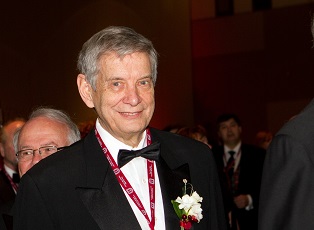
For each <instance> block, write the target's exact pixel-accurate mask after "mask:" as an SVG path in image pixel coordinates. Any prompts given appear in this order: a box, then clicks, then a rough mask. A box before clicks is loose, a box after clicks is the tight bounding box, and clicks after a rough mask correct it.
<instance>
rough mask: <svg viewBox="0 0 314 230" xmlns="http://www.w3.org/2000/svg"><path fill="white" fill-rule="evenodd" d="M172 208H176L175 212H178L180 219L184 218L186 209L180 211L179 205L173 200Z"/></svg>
mask: <svg viewBox="0 0 314 230" xmlns="http://www.w3.org/2000/svg"><path fill="white" fill-rule="evenodd" d="M171 203H172V206H173V208H174V211H175V212H176V214H177V216H178V217H179V218H181V217H182V215H183V214H184V209H180V208H179V203H178V202H176V201H175V200H171Z"/></svg>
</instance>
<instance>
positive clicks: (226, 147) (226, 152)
mask: <svg viewBox="0 0 314 230" xmlns="http://www.w3.org/2000/svg"><path fill="white" fill-rule="evenodd" d="M241 143H242V142H241V141H240V142H239V143H238V144H237V145H236V147H234V148H233V149H231V148H229V147H228V146H226V145H224V153H225V154H227V155H229V153H228V152H229V151H234V152H235V153H236V154H235V156H236V155H237V154H238V153H239V150H240V148H241Z"/></svg>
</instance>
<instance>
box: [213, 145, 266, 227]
mask: <svg viewBox="0 0 314 230" xmlns="http://www.w3.org/2000/svg"><path fill="white" fill-rule="evenodd" d="M213 152H214V155H215V159H216V162H217V167H218V169H219V174H220V180H221V186H222V189H223V194H224V203H225V210H226V212H227V213H228V212H229V211H230V210H231V209H233V208H234V207H235V206H234V203H233V195H232V194H231V192H230V191H228V185H227V179H226V175H225V174H224V172H223V170H224V162H223V154H224V149H223V146H218V147H215V148H214V149H213ZM264 158H265V151H264V150H263V149H261V148H258V147H256V146H253V145H247V144H242V145H241V159H240V162H239V165H238V169H239V170H240V173H239V184H238V191H237V194H239V195H240V194H249V195H251V197H252V201H253V209H251V210H249V211H248V210H245V209H235V210H234V209H233V210H234V211H236V215H237V216H238V221H239V225H240V228H241V230H242V229H249V230H254V229H257V216H258V214H257V211H258V207H259V193H260V186H261V178H262V171H263V163H264ZM227 213H226V215H227Z"/></svg>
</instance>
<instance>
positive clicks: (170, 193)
mask: <svg viewBox="0 0 314 230" xmlns="http://www.w3.org/2000/svg"><path fill="white" fill-rule="evenodd" d="M157 170H158V176H159V181H160V188H161V193H162V198H163V205H164V214H165V224H166V229H178V228H179V217H178V216H177V215H176V213H175V211H174V209H173V206H172V203H171V200H175V199H177V197H178V196H182V187H183V179H187V180H188V181H190V172H189V165H188V164H184V165H181V166H180V167H179V168H177V169H174V170H171V169H170V168H169V166H168V165H167V163H166V162H165V161H164V159H161V160H160V162H158V163H157Z"/></svg>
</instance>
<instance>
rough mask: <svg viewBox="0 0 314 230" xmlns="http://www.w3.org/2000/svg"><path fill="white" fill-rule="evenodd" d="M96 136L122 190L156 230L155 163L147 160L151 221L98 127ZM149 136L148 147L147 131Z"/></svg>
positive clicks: (151, 227) (148, 142)
mask: <svg viewBox="0 0 314 230" xmlns="http://www.w3.org/2000/svg"><path fill="white" fill-rule="evenodd" d="M95 135H96V138H97V140H98V142H99V144H100V147H101V148H102V151H103V152H104V155H105V157H106V158H107V160H108V162H109V164H110V166H111V168H112V171H113V172H114V174H115V175H116V178H117V180H118V182H119V184H120V185H121V186H122V188H123V189H124V190H125V192H126V193H127V194H128V196H129V197H130V198H131V199H132V201H133V202H134V204H135V205H136V206H137V208H138V209H139V210H140V212H141V213H142V214H143V215H144V217H145V219H146V220H147V223H148V225H149V227H150V229H152V230H153V229H154V227H155V173H154V161H152V160H147V177H148V188H149V199H150V211H151V219H150V220H149V217H148V214H147V212H146V210H145V208H144V206H143V204H142V202H141V200H140V199H139V197H138V195H137V194H136V192H135V191H134V189H133V187H132V186H131V184H130V183H129V181H128V179H127V178H126V177H125V175H124V174H123V172H122V171H121V170H120V168H119V167H118V165H117V164H116V162H115V161H114V159H113V157H112V155H111V153H110V152H109V150H108V148H107V147H106V145H105V143H104V142H103V140H102V139H101V137H100V135H99V133H98V131H97V129H96V127H95ZM146 135H147V145H150V144H151V142H152V140H151V135H150V131H149V129H147V130H146Z"/></svg>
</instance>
